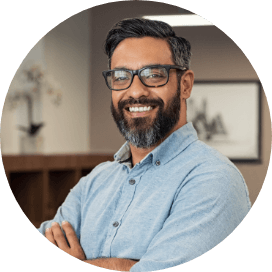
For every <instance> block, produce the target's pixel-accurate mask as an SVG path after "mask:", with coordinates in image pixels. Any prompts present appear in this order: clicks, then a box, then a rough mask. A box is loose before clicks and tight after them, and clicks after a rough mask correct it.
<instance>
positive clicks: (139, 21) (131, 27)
mask: <svg viewBox="0 0 272 272" xmlns="http://www.w3.org/2000/svg"><path fill="white" fill-rule="evenodd" d="M142 37H153V38H160V39H165V40H166V41H167V42H168V44H169V47H170V49H171V52H172V59H173V62H174V63H175V64H176V65H180V66H182V67H185V68H186V69H189V68H190V58H191V45H190V42H189V41H187V40H186V39H185V38H182V37H177V36H176V34H175V32H174V31H173V29H172V27H171V26H170V25H168V24H167V23H164V22H161V21H153V20H148V19H143V18H132V19H124V20H122V21H120V22H118V23H116V24H115V25H114V26H113V28H112V29H111V30H110V31H109V33H108V35H107V38H106V41H105V44H104V50H105V53H106V54H107V56H108V60H109V69H110V68H111V57H112V55H113V52H114V50H115V48H116V47H117V46H118V44H119V43H120V42H121V41H123V40H124V39H126V38H142Z"/></svg>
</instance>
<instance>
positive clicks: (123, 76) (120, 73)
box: [112, 71, 130, 82]
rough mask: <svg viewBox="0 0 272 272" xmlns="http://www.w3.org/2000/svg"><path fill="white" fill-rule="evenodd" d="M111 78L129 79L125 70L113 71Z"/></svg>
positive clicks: (118, 79)
mask: <svg viewBox="0 0 272 272" xmlns="http://www.w3.org/2000/svg"><path fill="white" fill-rule="evenodd" d="M112 79H113V81H114V82H118V81H119V82H120V81H126V80H129V79H130V74H128V73H127V72H126V71H115V72H114V74H113V77H112Z"/></svg>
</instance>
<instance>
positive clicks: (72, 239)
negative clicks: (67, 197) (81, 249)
mask: <svg viewBox="0 0 272 272" xmlns="http://www.w3.org/2000/svg"><path fill="white" fill-rule="evenodd" d="M62 228H63V230H64V231H65V234H66V238H67V240H68V242H69V244H70V247H71V248H76V247H78V246H80V244H79V241H78V238H77V236H76V233H75V231H74V229H73V227H72V226H71V224H70V223H69V222H67V221H63V222H62Z"/></svg>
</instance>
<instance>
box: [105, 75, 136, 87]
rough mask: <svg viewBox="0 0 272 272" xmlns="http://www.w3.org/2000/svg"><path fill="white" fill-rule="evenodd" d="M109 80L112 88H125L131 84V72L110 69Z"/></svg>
mask: <svg viewBox="0 0 272 272" xmlns="http://www.w3.org/2000/svg"><path fill="white" fill-rule="evenodd" d="M107 82H108V85H109V86H110V88H111V89H114V90H121V89H125V88H127V87H128V86H129V85H130V82H131V74H130V73H129V72H127V71H124V70H116V71H109V72H108V73H107Z"/></svg>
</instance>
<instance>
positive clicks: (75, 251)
mask: <svg viewBox="0 0 272 272" xmlns="http://www.w3.org/2000/svg"><path fill="white" fill-rule="evenodd" d="M62 229H63V230H64V232H65V234H66V237H67V240H68V243H69V244H68V243H67V241H66V239H65V237H64V235H63V232H62V231H61V228H60V225H59V224H58V223H53V224H52V226H51V228H48V229H46V231H45V237H46V238H47V239H48V240H49V241H50V242H51V243H53V244H54V245H55V246H57V247H59V248H60V249H62V250H63V251H65V252H66V253H68V254H70V255H71V256H73V257H75V258H77V259H79V260H81V261H84V262H86V263H89V264H93V265H95V266H99V267H103V268H107V269H112V270H118V271H129V270H130V268H131V267H132V266H133V265H134V264H135V263H137V262H136V261H132V260H129V259H119V258H101V259H93V260H86V256H85V253H84V251H83V249H82V247H81V245H80V243H79V241H78V239H77V236H76V233H75V231H74V230H73V227H72V226H71V225H70V223H68V222H66V221H64V222H62Z"/></svg>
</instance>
